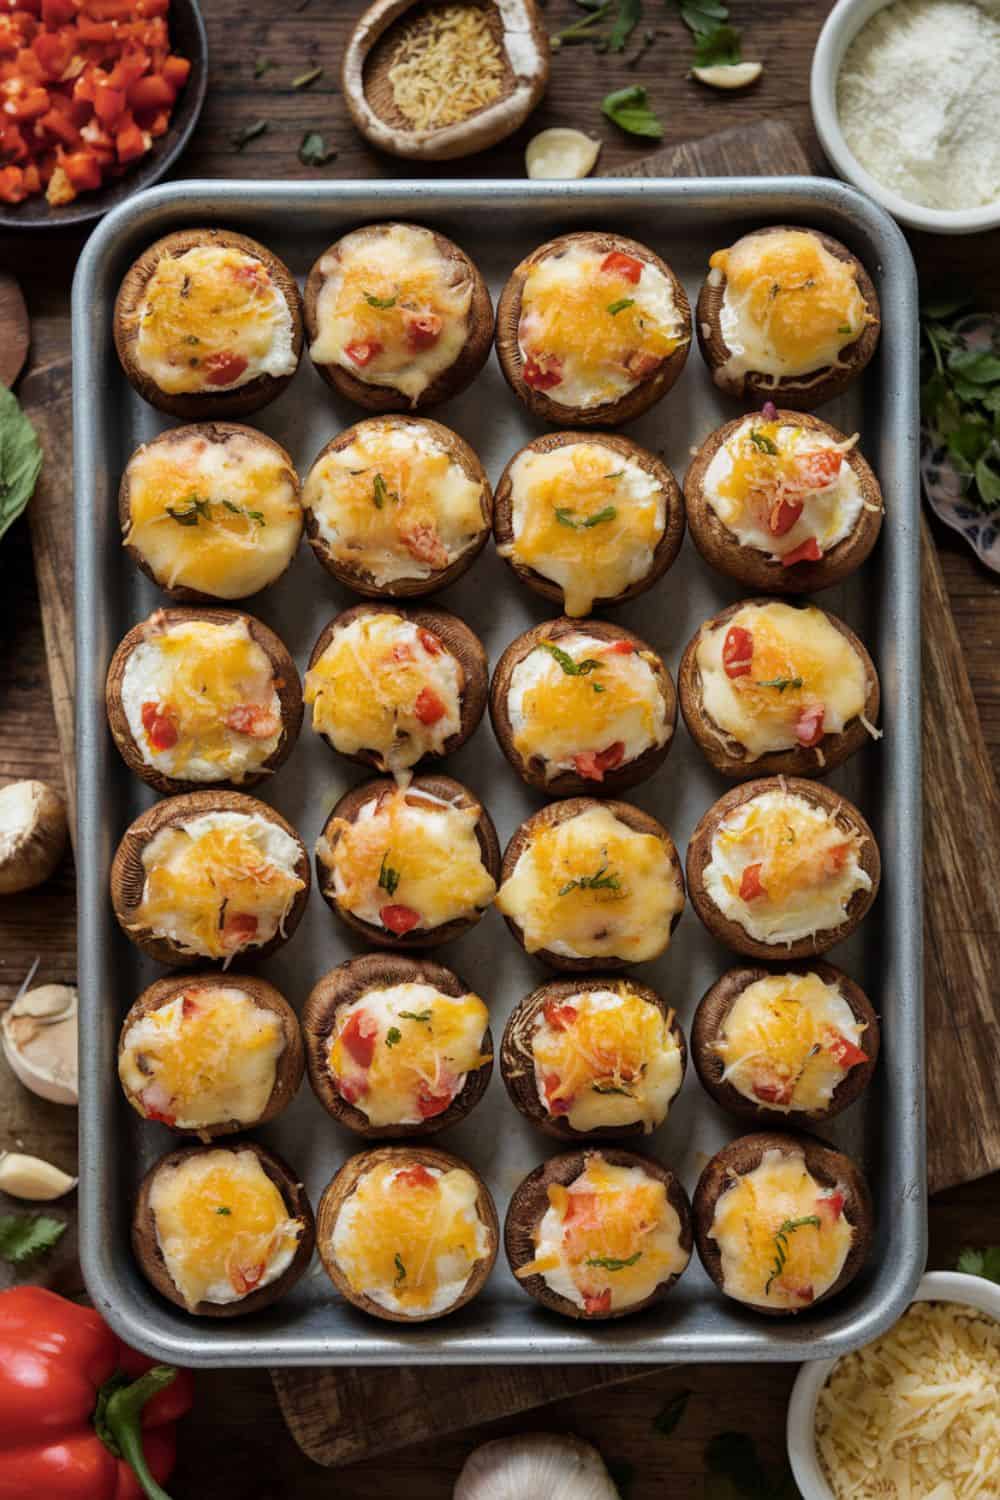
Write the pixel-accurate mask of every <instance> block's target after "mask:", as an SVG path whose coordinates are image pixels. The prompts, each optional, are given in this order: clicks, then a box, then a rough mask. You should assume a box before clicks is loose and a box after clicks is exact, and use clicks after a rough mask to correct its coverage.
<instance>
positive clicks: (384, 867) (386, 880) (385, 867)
mask: <svg viewBox="0 0 1000 1500" xmlns="http://www.w3.org/2000/svg"><path fill="white" fill-rule="evenodd" d="M388 858H389V850H388V849H387V850H386V851H385V853H384V854H383V855H382V863H381V864H380V865H379V869H378V883H379V885H380V886H381V888H382V890H383V891H387V892H388V894H389V895H390V896H394V895H395V894H396V887H397V886H398V885H399V871H398V870H394V869H393V868H392V866H391V865H389V864H388V863H387V860H388Z"/></svg>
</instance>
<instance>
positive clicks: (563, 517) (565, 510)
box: [556, 505, 618, 531]
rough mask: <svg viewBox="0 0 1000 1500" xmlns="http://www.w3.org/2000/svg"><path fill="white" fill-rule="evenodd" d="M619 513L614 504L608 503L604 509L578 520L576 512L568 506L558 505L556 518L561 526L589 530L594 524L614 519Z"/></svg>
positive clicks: (597, 524)
mask: <svg viewBox="0 0 1000 1500" xmlns="http://www.w3.org/2000/svg"><path fill="white" fill-rule="evenodd" d="M617 514H618V511H617V510H616V508H615V507H614V506H613V505H606V506H605V507H604V509H603V510H598V511H595V512H594V514H593V515H592V516H587V517H585V519H584V520H582V521H577V520H576V519H575V512H574V511H572V510H570V509H569V507H568V506H565V505H557V506H556V520H557V521H558V522H559V525H560V526H568V527H569V528H570V530H571V531H589V530H590V528H591V527H592V526H600V525H601V524H602V523H603V522H604V521H613V520H614V519H615V517H616V516H617Z"/></svg>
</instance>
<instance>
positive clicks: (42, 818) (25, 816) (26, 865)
mask: <svg viewBox="0 0 1000 1500" xmlns="http://www.w3.org/2000/svg"><path fill="white" fill-rule="evenodd" d="M67 833H68V828H67V824H66V804H65V803H64V802H63V799H62V798H61V797H60V796H59V794H58V792H54V791H53V790H52V788H51V787H50V786H49V785H48V784H47V782H44V781H12V782H11V783H10V785H9V786H5V787H2V788H0V896H11V895H13V894H14V893H15V892H16V891H28V890H30V889H31V888H32V886H36V885H41V883H42V881H43V880H48V878H49V876H50V875H51V874H52V872H53V870H54V869H55V867H56V865H57V864H58V863H59V861H60V860H61V859H62V855H63V850H64V849H65V848H66V835H67Z"/></svg>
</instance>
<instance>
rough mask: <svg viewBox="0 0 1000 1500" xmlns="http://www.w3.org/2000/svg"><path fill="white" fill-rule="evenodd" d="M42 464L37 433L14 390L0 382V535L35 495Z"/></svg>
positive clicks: (0, 535)
mask: <svg viewBox="0 0 1000 1500" xmlns="http://www.w3.org/2000/svg"><path fill="white" fill-rule="evenodd" d="M41 467H42V448H41V444H40V443H39V441H38V434H37V433H36V432H35V429H34V428H33V427H32V425H31V423H30V422H29V421H28V419H27V417H26V416H25V415H24V412H23V411H22V410H21V407H20V404H19V403H18V400H17V397H16V396H15V395H14V393H13V391H8V390H7V389H6V387H5V386H3V385H2V384H0V537H2V536H3V534H4V532H5V531H6V530H7V528H8V527H9V526H11V525H12V524H13V522H14V521H16V520H17V518H18V516H19V515H20V514H21V512H22V511H23V510H24V507H25V506H26V505H27V503H28V501H29V500H30V499H31V497H32V495H33V494H34V492H35V485H36V483H37V482H38V475H39V472H40V471H41Z"/></svg>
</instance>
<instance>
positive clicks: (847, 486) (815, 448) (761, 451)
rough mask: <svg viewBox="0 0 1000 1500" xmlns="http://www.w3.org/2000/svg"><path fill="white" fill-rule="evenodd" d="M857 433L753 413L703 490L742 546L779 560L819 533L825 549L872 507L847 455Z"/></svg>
mask: <svg viewBox="0 0 1000 1500" xmlns="http://www.w3.org/2000/svg"><path fill="white" fill-rule="evenodd" d="M856 441H857V438H856V437H852V438H845V439H844V440H843V441H840V442H838V440H837V439H836V438H834V437H832V436H831V435H830V433H828V432H816V431H814V430H812V429H811V428H808V427H799V426H796V425H795V424H794V423H791V422H764V421H761V419H760V418H759V417H747V419H746V420H745V421H744V422H742V423H741V424H740V426H739V427H738V428H737V430H736V431H735V432H734V433H733V435H732V437H730V438H728V439H727V440H726V442H725V443H723V444H721V446H720V447H719V448H718V449H717V450H716V452H715V453H714V454H713V456H712V460H711V462H710V463H709V465H708V468H707V469H706V471H705V476H704V479H703V480H702V493H703V494H704V496H705V499H706V500H707V501H708V504H709V505H710V506H711V508H712V510H713V511H714V512H715V514H716V515H717V516H718V518H719V520H720V521H721V522H722V523H723V525H724V526H726V527H727V528H728V530H729V531H731V532H732V534H733V536H734V537H735V538H736V540H737V541H738V542H739V544H740V546H741V547H754V548H756V549H757V551H759V552H764V553H766V554H767V556H768V558H769V559H770V560H771V561H772V562H780V561H781V559H782V558H784V557H789V556H791V554H793V553H797V552H798V551H799V548H801V547H803V546H804V545H805V544H806V543H807V542H809V541H814V542H815V543H816V545H817V547H818V548H819V551H820V554H821V555H823V554H825V553H827V552H829V551H831V550H832V548H834V547H836V545H837V543H838V542H842V541H843V540H844V539H845V538H846V537H848V536H850V535H851V533H852V532H853V531H854V529H855V527H856V526H857V524H858V520H859V518H860V516H861V514H862V512H863V510H864V509H865V508H866V501H865V498H864V495H863V493H862V490H861V483H860V481H859V479H858V476H857V474H856V473H855V471H854V469H853V468H852V467H851V465H850V464H849V463H848V462H847V454H848V453H849V452H850V451H851V449H852V448H853V447H854V444H855V442H856ZM772 450H775V451H772ZM796 509H798V517H797V519H794V520H793V517H794V516H795V512H796ZM789 523H791V524H789ZM782 528H784V529H782ZM779 533H780V534H779Z"/></svg>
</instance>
